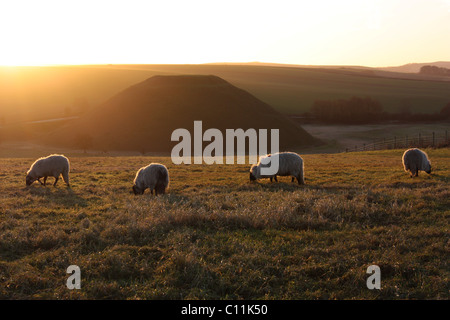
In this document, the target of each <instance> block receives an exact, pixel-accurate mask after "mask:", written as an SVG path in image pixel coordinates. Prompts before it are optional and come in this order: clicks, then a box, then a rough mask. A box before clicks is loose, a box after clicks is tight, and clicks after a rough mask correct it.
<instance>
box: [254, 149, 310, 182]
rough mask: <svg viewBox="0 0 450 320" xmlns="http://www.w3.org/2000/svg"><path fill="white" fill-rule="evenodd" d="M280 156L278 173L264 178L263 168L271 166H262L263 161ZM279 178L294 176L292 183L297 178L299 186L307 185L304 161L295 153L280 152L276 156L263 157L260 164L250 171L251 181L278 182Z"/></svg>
mask: <svg viewBox="0 0 450 320" xmlns="http://www.w3.org/2000/svg"><path fill="white" fill-rule="evenodd" d="M274 156H278V157H279V164H278V172H277V173H276V174H275V175H271V176H263V175H261V167H263V166H269V165H266V164H264V165H263V164H262V163H261V160H263V159H267V158H270V157H274ZM277 175H278V176H292V182H294V180H295V178H297V181H298V184H305V179H304V176H303V159H302V157H300V156H299V155H298V154H296V153H294V152H280V153H275V154H272V155H271V154H269V155H267V156H265V157H261V158H260V159H259V162H258V164H256V165H254V166H252V167H251V169H250V181H254V180H257V179H261V178H270V181H271V182H272V179H275V181H277V182H278V180H277Z"/></svg>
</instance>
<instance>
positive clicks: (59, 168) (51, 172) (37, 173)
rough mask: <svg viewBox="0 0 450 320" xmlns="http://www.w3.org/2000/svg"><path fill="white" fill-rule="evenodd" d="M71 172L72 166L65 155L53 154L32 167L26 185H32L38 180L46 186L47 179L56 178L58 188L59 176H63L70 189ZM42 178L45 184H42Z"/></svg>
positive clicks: (38, 160)
mask: <svg viewBox="0 0 450 320" xmlns="http://www.w3.org/2000/svg"><path fill="white" fill-rule="evenodd" d="M69 171H70V164H69V159H67V158H66V157H65V156H63V155H59V154H52V155H49V156H48V157H44V158H39V159H37V160H36V161H35V162H34V163H33V164H32V165H31V168H30V170H28V172H27V177H26V184H27V186H29V185H31V184H32V183H33V182H35V181H36V180H37V181H39V183H40V184H41V185H44V186H45V185H46V182H47V177H49V176H51V177H55V183H54V184H53V186H56V184H57V183H58V180H59V176H60V175H61V174H62V176H63V179H64V182H65V183H66V184H67V186H68V187H70V184H69ZM41 178H44V183H42V182H41V180H40V179H41Z"/></svg>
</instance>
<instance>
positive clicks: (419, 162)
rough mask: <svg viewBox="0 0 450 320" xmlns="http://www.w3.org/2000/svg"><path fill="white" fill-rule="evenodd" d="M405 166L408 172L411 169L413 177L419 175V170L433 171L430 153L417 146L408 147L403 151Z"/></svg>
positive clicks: (410, 172)
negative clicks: (429, 157)
mask: <svg viewBox="0 0 450 320" xmlns="http://www.w3.org/2000/svg"><path fill="white" fill-rule="evenodd" d="M402 162H403V168H404V169H405V171H406V172H408V171H409V174H410V176H411V177H417V176H418V175H419V170H422V171H425V172H426V173H428V174H430V173H431V163H430V160H429V159H428V155H427V154H426V153H425V152H424V151H422V150H420V149H417V148H413V149H408V150H406V151H405V152H404V153H403V157H402Z"/></svg>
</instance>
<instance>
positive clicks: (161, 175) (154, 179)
mask: <svg viewBox="0 0 450 320" xmlns="http://www.w3.org/2000/svg"><path fill="white" fill-rule="evenodd" d="M272 156H278V157H279V166H278V172H277V174H275V175H271V176H266V175H262V174H261V167H262V166H263V164H262V161H261V160H262V159H263V158H267V157H272ZM402 161H403V167H404V169H405V171H406V172H408V171H409V172H410V175H411V177H413V176H414V177H417V176H418V174H419V171H420V170H422V171H425V172H426V173H428V174H429V173H431V164H430V160H429V159H428V156H427V154H426V153H425V152H423V151H422V150H419V149H416V148H414V149H409V150H406V151H405V153H404V154H403V158H402ZM264 163H266V162H265V161H264ZM303 169H304V167H303V159H302V158H301V157H300V156H299V155H298V154H296V153H294V152H281V153H276V154H273V155H267V156H265V157H262V158H260V161H259V162H258V164H256V165H254V166H252V167H251V169H250V181H253V180H258V179H262V178H270V181H272V180H273V179H274V180H275V181H278V180H277V176H291V177H292V182H294V181H295V179H297V181H298V183H299V184H304V183H305V178H304V172H303V171H304V170H303ZM69 171H70V164H69V159H67V158H66V157H65V156H63V155H56V154H55V155H50V156H48V157H45V158H40V159H38V160H36V161H35V162H34V163H33V164H32V165H31V168H30V170H28V172H27V176H26V184H27V186H29V185H31V184H32V183H33V182H35V181H36V180H37V181H39V182H40V183H41V184H42V185H44V186H45V185H46V182H47V178H48V177H54V178H55V182H54V184H53V185H54V186H56V184H57V183H58V180H59V177H60V175H62V176H63V179H64V182H65V183H66V184H67V186H70V184H69ZM41 178H43V179H44V182H42V181H41V180H40V179H41ZM168 186H169V171H168V170H167V168H166V166H164V165H162V164H159V163H151V164H149V165H148V166H146V167H143V168H140V169H139V170H138V171H137V173H136V177H135V178H134V181H133V192H134V194H143V193H144V191H145V190H146V189H147V188H149V189H150V192H151V193H152V194H153V190H154V191H155V195H158V194H164V193H165V191H166V189H167V187H168Z"/></svg>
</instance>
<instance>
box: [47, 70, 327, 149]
mask: <svg viewBox="0 0 450 320" xmlns="http://www.w3.org/2000/svg"><path fill="white" fill-rule="evenodd" d="M196 120H201V121H202V122H203V123H202V124H203V131H205V130H206V129H208V128H217V129H219V130H221V131H222V133H223V134H225V130H226V129H238V128H242V129H244V130H246V129H249V128H254V129H279V130H280V148H281V149H293V148H298V147H307V146H311V145H313V144H317V143H318V142H319V141H318V140H316V139H314V138H313V137H312V136H310V135H309V134H308V133H307V132H306V131H304V130H303V129H302V128H301V127H300V126H298V125H297V124H296V123H294V122H293V121H291V120H289V119H288V118H286V117H285V116H283V115H282V114H280V113H279V112H277V111H275V110H274V109H273V108H272V107H270V106H269V105H268V104H266V103H264V102H262V101H260V100H258V99H257V98H255V97H254V96H252V95H251V94H249V93H248V92H246V91H244V90H241V89H239V88H237V87H235V86H233V85H231V84H230V83H228V82H227V81H225V80H223V79H221V78H219V77H216V76H210V75H209V76H202V75H179V76H154V77H152V78H149V79H147V80H145V81H143V82H140V83H138V84H135V85H133V86H131V87H130V88H128V89H126V90H124V91H122V92H120V93H118V94H116V95H115V96H113V97H112V98H111V99H109V100H108V101H107V102H105V103H104V104H102V105H100V106H98V107H96V108H94V109H93V110H91V112H88V113H87V114H85V115H84V116H82V117H81V118H79V119H76V120H74V121H72V122H71V123H70V124H68V125H66V126H64V127H61V128H59V129H57V130H56V131H54V132H51V133H50V134H49V135H46V136H44V137H43V140H44V141H46V142H47V143H52V144H58V145H61V146H72V145H73V146H76V144H77V140H79V139H82V140H83V139H88V140H90V139H92V147H93V148H96V149H101V150H134V151H141V152H149V151H152V152H160V151H161V152H168V151H170V150H171V149H172V148H173V146H174V145H175V144H176V143H177V142H171V134H172V132H173V131H174V130H175V129H178V128H186V129H188V130H189V131H190V132H191V135H193V132H194V131H193V125H194V121H196ZM80 137H81V138H80ZM83 137H84V138H83ZM192 139H193V137H192ZM83 143H84V144H86V143H87V144H88V145H89V147H91V143H90V141H87V142H86V141H84V142H83V141H81V142H80V141H78V144H81V145H83ZM224 143H225V141H224ZM79 147H81V146H79Z"/></svg>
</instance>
